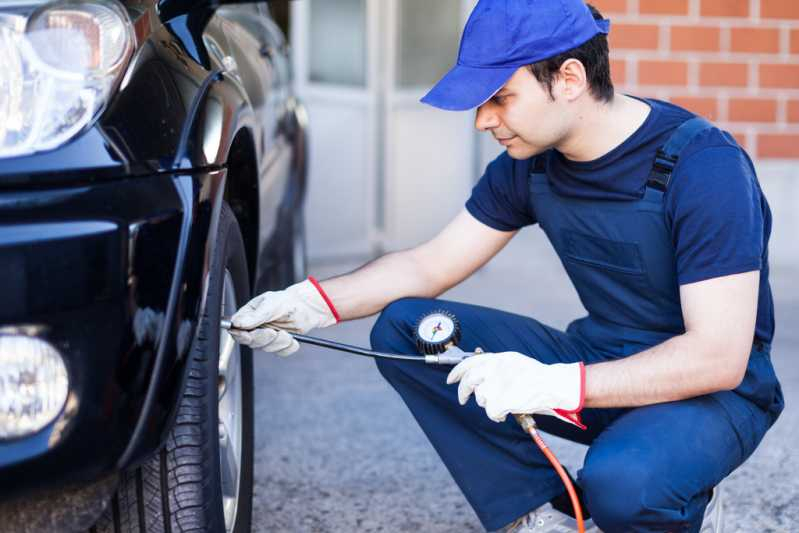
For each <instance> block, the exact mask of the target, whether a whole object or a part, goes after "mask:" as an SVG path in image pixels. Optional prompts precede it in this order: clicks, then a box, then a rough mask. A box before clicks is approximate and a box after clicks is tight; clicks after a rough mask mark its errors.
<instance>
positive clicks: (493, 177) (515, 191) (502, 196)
mask: <svg viewBox="0 0 799 533" xmlns="http://www.w3.org/2000/svg"><path fill="white" fill-rule="evenodd" d="M528 198H529V193H528V179H527V176H525V175H524V174H523V173H519V172H514V160H513V159H512V158H511V157H510V156H509V155H508V153H507V152H503V153H502V154H500V155H499V157H497V158H496V159H494V160H493V161H492V162H491V163H489V164H488V167H487V168H486V171H485V173H484V174H483V176H482V177H481V178H480V180H479V181H478V182H477V185H475V186H474V188H473V189H472V195H471V197H470V198H469V200H467V202H466V210H467V211H469V213H471V214H472V216H473V217H474V218H476V219H477V220H479V221H480V222H482V223H483V224H485V225H487V226H490V227H492V228H494V229H496V230H500V231H514V230H517V229H519V228H522V227H524V226H529V225H530V224H534V223H535V222H536V220H535V216H534V215H533V213H532V212H531V211H530V205H529V204H530V202H529V201H528Z"/></svg>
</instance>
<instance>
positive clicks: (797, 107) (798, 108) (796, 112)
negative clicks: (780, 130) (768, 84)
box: [788, 100, 799, 122]
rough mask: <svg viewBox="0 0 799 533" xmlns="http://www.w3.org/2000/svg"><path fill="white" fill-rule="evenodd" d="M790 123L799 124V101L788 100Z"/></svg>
mask: <svg viewBox="0 0 799 533" xmlns="http://www.w3.org/2000/svg"><path fill="white" fill-rule="evenodd" d="M788 122H799V100H788Z"/></svg>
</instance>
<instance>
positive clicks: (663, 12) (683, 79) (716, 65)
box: [588, 0, 799, 159]
mask: <svg viewBox="0 0 799 533" xmlns="http://www.w3.org/2000/svg"><path fill="white" fill-rule="evenodd" d="M588 1H589V3H591V4H593V5H595V6H596V7H597V8H598V9H599V10H600V11H602V13H603V14H604V15H605V16H606V17H608V18H609V19H610V20H611V30H610V50H611V69H612V71H613V80H614V83H615V84H616V86H617V88H618V89H619V90H621V91H624V92H629V93H631V94H636V95H642V96H652V97H655V98H661V99H663V100H669V101H672V102H674V103H676V104H678V105H681V106H683V107H686V108H688V109H690V110H692V111H694V112H696V113H698V114H701V115H703V116H705V117H707V118H709V119H711V120H713V121H714V122H715V123H716V124H718V125H719V126H721V127H722V128H724V129H726V130H729V131H730V132H732V133H733V134H734V135H735V137H736V138H737V139H738V140H739V142H740V143H741V144H742V145H743V146H744V147H745V148H746V149H747V150H748V151H749V153H750V155H752V156H754V157H757V158H759V159H770V158H779V159H799V0H588Z"/></svg>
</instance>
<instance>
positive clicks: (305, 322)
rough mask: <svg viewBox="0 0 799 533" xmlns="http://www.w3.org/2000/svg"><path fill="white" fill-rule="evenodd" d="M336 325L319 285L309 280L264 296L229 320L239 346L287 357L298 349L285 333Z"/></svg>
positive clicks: (335, 317)
mask: <svg viewBox="0 0 799 533" xmlns="http://www.w3.org/2000/svg"><path fill="white" fill-rule="evenodd" d="M336 322H338V316H337V314H336V310H335V308H334V307H333V304H332V302H330V301H329V299H328V298H327V296H326V295H325V293H324V291H322V288H321V287H320V286H319V283H318V282H317V281H316V280H315V279H313V278H308V279H307V280H305V281H301V282H300V283H296V284H294V285H292V286H290V287H288V288H287V289H285V290H282V291H270V292H265V293H263V294H261V295H259V296H256V297H255V298H253V299H252V300H250V301H249V302H247V303H246V304H245V305H244V306H243V307H242V308H241V309H239V310H238V311H237V312H236V314H235V315H233V317H232V318H231V324H232V325H233V329H231V330H230V334H231V335H232V336H233V338H234V339H236V341H237V342H239V343H240V344H244V345H247V346H250V347H252V348H255V349H259V350H264V351H267V352H276V353H277V355H280V356H286V355H290V354H292V353H294V352H296V351H297V350H298V349H299V343H297V341H296V340H295V339H294V338H293V337H292V336H291V335H289V334H288V333H287V331H290V332H292V333H306V332H308V331H310V330H312V329H314V328H323V327H327V326H331V325H333V324H335V323H336Z"/></svg>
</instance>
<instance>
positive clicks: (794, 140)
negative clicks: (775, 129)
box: [757, 133, 799, 159]
mask: <svg viewBox="0 0 799 533" xmlns="http://www.w3.org/2000/svg"><path fill="white" fill-rule="evenodd" d="M757 156H758V157H774V158H783V159H796V158H799V135H798V134H790V133H761V134H759V135H758V136H757Z"/></svg>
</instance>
